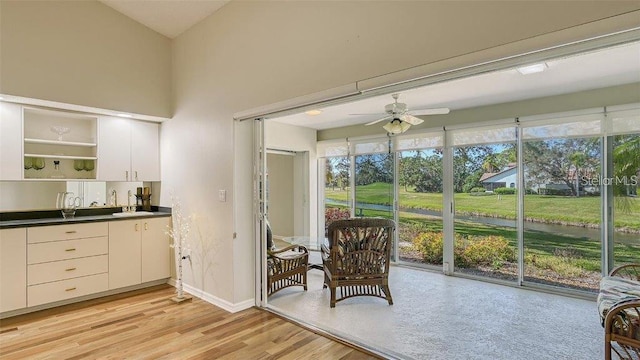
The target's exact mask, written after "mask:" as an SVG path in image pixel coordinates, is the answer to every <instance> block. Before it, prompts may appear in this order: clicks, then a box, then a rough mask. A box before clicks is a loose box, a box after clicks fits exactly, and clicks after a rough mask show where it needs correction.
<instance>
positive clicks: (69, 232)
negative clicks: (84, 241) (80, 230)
mask: <svg viewBox="0 0 640 360" xmlns="http://www.w3.org/2000/svg"><path fill="white" fill-rule="evenodd" d="M64 233H65V234H75V233H77V231H75V230H70V231H65V232H64Z"/></svg>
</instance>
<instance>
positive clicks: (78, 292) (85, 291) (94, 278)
mask: <svg viewBox="0 0 640 360" xmlns="http://www.w3.org/2000/svg"><path fill="white" fill-rule="evenodd" d="M108 287H109V275H108V274H98V275H91V276H85V277H79V278H74V279H69V280H62V281H56V282H50V283H46V284H40V285H33V286H29V287H28V288H27V299H28V300H27V306H37V305H42V304H46V303H50V302H54V301H60V300H66V299H71V298H74V297H78V296H84V295H89V294H94V293H97V292H101V291H106V290H107V289H108Z"/></svg>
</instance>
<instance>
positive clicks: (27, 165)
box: [24, 156, 33, 170]
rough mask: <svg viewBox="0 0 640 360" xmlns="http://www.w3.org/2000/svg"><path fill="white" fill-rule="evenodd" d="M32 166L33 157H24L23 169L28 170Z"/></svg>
mask: <svg viewBox="0 0 640 360" xmlns="http://www.w3.org/2000/svg"><path fill="white" fill-rule="evenodd" d="M32 167H33V158H31V157H29V156H25V157H24V169H25V170H29V169H31V168H32Z"/></svg>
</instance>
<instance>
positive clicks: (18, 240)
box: [0, 228, 27, 312]
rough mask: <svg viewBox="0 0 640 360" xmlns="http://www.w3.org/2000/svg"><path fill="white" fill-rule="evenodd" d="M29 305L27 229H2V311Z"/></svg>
mask: <svg viewBox="0 0 640 360" xmlns="http://www.w3.org/2000/svg"><path fill="white" fill-rule="evenodd" d="M24 307H27V230H26V229H24V228H22V229H3V230H0V312H5V311H11V310H16V309H20V308H24Z"/></svg>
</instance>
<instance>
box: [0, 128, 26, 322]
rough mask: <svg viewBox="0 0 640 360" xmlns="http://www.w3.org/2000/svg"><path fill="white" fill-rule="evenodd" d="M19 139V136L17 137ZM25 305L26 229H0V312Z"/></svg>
mask: <svg viewBox="0 0 640 360" xmlns="http://www.w3.org/2000/svg"><path fill="white" fill-rule="evenodd" d="M18 139H20V138H18ZM26 306H27V231H26V229H24V228H19V229H2V230H0V312H5V311H11V310H16V309H21V308H24V307H26Z"/></svg>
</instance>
